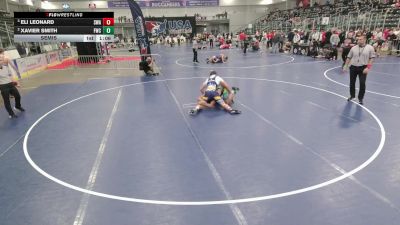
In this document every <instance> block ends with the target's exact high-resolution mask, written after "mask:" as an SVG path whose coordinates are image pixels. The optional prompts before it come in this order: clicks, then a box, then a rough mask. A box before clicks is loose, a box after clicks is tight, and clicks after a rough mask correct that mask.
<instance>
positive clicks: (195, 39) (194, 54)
mask: <svg viewBox="0 0 400 225" xmlns="http://www.w3.org/2000/svg"><path fill="white" fill-rule="evenodd" d="M198 47H199V46H198V40H197V38H196V37H195V38H193V62H194V63H198V62H199V60H197V50H198Z"/></svg>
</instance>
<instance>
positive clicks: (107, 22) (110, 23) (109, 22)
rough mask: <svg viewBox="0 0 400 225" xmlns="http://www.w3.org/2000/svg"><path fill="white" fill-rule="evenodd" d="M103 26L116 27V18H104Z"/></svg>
mask: <svg viewBox="0 0 400 225" xmlns="http://www.w3.org/2000/svg"><path fill="white" fill-rule="evenodd" d="M103 26H114V18H103Z"/></svg>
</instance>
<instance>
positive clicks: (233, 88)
mask: <svg viewBox="0 0 400 225" xmlns="http://www.w3.org/2000/svg"><path fill="white" fill-rule="evenodd" d="M232 90H233V93H234V94H236V93H238V91H239V90H240V89H239V88H238V87H232Z"/></svg>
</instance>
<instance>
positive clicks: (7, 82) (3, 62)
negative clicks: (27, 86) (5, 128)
mask: <svg viewBox="0 0 400 225" xmlns="http://www.w3.org/2000/svg"><path fill="white" fill-rule="evenodd" d="M9 67H12V68H13V69H14V70H15V71H16V72H17V73H18V70H17V68H16V67H15V66H14V65H13V64H12V63H11V61H10V59H9V58H7V57H6V56H5V55H4V49H0V91H1V96H2V97H3V101H4V106H5V107H6V110H7V112H8V115H9V117H10V119H11V118H17V116H16V115H15V113H14V111H13V110H12V108H11V102H10V95H12V96H14V99H15V108H16V109H17V110H19V111H21V112H24V111H25V109H24V108H22V106H21V95H20V94H19V91H18V89H17V88H16V87H15V86H18V85H19V84H18V82H13V80H12V75H11V71H10V69H9Z"/></svg>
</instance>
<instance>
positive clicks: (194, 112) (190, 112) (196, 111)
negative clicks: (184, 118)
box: [189, 109, 199, 116]
mask: <svg viewBox="0 0 400 225" xmlns="http://www.w3.org/2000/svg"><path fill="white" fill-rule="evenodd" d="M197 113H199V110H198V109H191V110H189V115H191V116H194V115H196V114H197Z"/></svg>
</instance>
